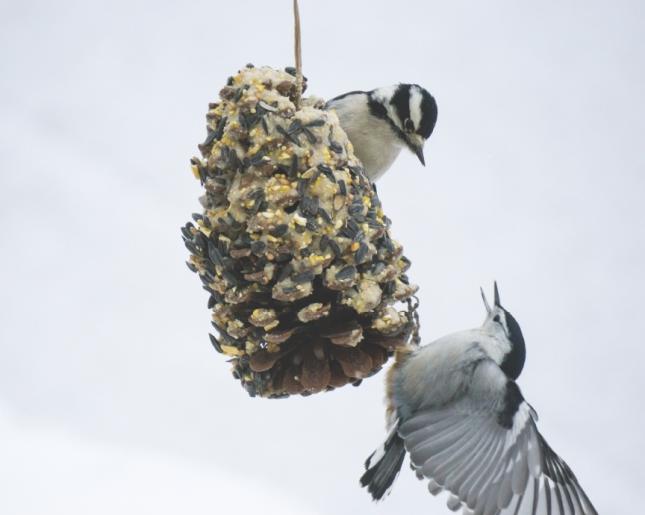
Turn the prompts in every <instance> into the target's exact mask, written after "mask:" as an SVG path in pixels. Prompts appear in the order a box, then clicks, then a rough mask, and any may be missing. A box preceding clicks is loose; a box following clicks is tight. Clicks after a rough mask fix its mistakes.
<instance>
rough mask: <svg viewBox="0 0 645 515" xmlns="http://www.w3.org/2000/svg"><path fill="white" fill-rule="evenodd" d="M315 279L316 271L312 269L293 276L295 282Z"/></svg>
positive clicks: (306, 281)
mask: <svg viewBox="0 0 645 515" xmlns="http://www.w3.org/2000/svg"><path fill="white" fill-rule="evenodd" d="M313 280H314V273H313V272H312V271H311V270H307V271H305V272H302V273H299V274H296V275H294V276H293V282H294V283H299V284H301V283H308V282H311V281H313Z"/></svg>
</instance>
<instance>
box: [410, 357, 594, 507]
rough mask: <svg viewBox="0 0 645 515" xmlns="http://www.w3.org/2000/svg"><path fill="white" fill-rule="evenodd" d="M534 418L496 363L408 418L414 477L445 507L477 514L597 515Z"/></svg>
mask: <svg viewBox="0 0 645 515" xmlns="http://www.w3.org/2000/svg"><path fill="white" fill-rule="evenodd" d="M536 421H537V415H536V413H535V412H534V410H533V409H532V408H531V406H530V405H529V404H528V403H527V402H526V401H525V400H524V398H523V397H522V394H521V392H520V390H519V388H518V386H517V385H516V384H515V382H513V381H510V380H508V379H507V378H506V376H505V375H504V373H503V372H502V371H501V370H500V369H499V368H498V367H497V365H496V364H495V363H493V362H492V361H488V360H486V361H483V362H481V363H480V364H479V365H478V367H477V369H476V370H475V372H474V374H473V383H472V385H471V387H470V388H469V390H468V392H467V393H466V394H465V395H464V396H462V397H461V398H460V399H459V400H457V401H456V402H453V403H451V404H449V405H447V406H446V405H444V406H443V407H441V408H439V409H432V408H425V409H420V410H418V411H416V412H415V413H413V414H412V415H411V416H409V417H406V420H405V421H404V422H403V423H401V424H400V426H399V435H400V436H401V437H402V438H403V441H404V444H405V448H406V450H407V451H408V452H409V453H410V458H411V462H412V466H413V467H414V469H415V470H416V471H417V475H422V476H424V477H426V478H428V479H430V484H429V489H430V491H431V492H432V493H433V494H436V493H438V492H440V491H441V490H447V491H449V492H450V493H451V494H452V495H451V497H450V499H449V500H448V507H449V508H450V509H451V510H453V511H456V510H458V509H459V508H463V510H464V513H466V514H475V515H498V514H499V515H519V514H530V515H597V511H596V510H595V508H594V507H593V505H592V504H591V502H590V501H589V498H588V497H587V496H586V494H585V493H584V491H583V490H582V488H581V487H580V485H579V483H578V481H577V479H576V477H575V475H574V474H573V472H572V471H571V469H570V468H569V467H568V466H567V464H566V463H565V462H564V461H563V460H562V459H561V458H560V457H559V456H558V455H557V454H556V453H555V452H553V450H552V449H551V448H550V447H549V445H548V444H547V443H546V441H545V440H544V438H542V435H540V433H539V432H538V430H537V427H536Z"/></svg>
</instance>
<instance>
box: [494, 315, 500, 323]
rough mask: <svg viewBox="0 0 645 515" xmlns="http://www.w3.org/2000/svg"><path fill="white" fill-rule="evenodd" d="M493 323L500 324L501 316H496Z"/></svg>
mask: <svg viewBox="0 0 645 515" xmlns="http://www.w3.org/2000/svg"><path fill="white" fill-rule="evenodd" d="M493 322H497V323H498V324H499V323H500V320H499V315H495V318H493Z"/></svg>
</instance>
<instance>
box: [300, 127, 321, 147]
mask: <svg viewBox="0 0 645 515" xmlns="http://www.w3.org/2000/svg"><path fill="white" fill-rule="evenodd" d="M302 132H303V133H304V134H305V136H306V137H307V141H309V143H310V144H311V145H314V144H315V143H316V142H317V141H318V138H316V135H315V134H314V133H313V132H311V131H310V130H309V129H307V128H306V127H303V129H302Z"/></svg>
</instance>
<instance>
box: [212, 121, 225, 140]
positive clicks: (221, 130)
mask: <svg viewBox="0 0 645 515" xmlns="http://www.w3.org/2000/svg"><path fill="white" fill-rule="evenodd" d="M227 120H228V118H227V117H226V116H224V117H223V118H222V119H221V120H220V121H219V122H218V124H217V127H216V129H215V139H217V140H219V139H221V137H222V134H224V126H225V125H226V122H227Z"/></svg>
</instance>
